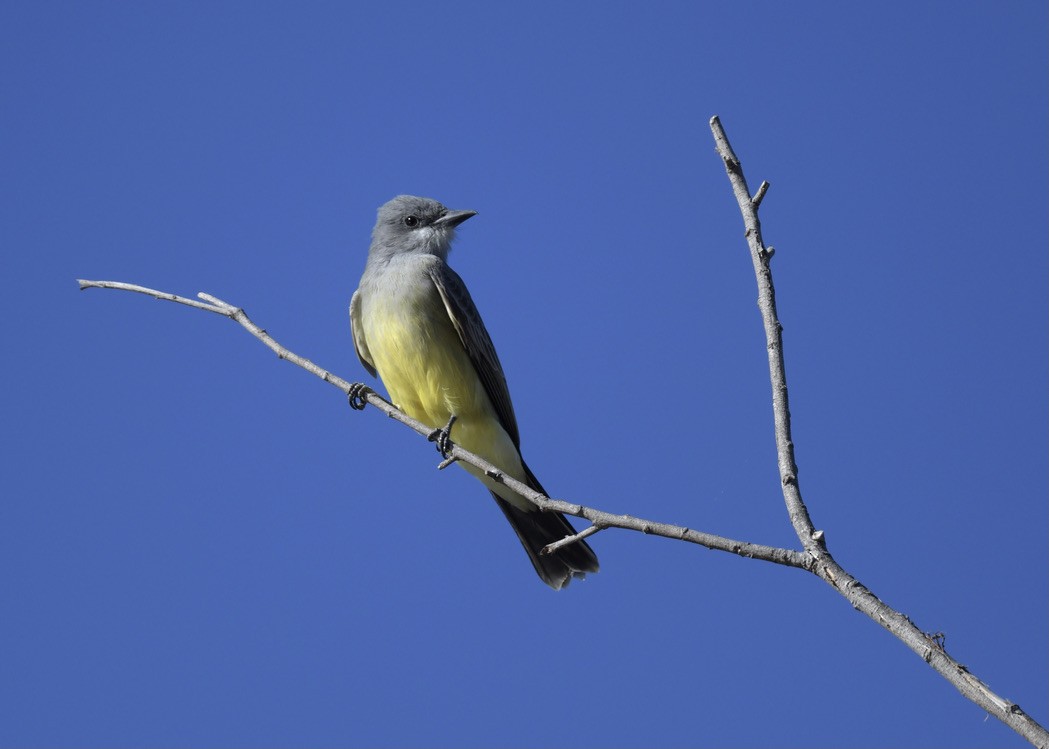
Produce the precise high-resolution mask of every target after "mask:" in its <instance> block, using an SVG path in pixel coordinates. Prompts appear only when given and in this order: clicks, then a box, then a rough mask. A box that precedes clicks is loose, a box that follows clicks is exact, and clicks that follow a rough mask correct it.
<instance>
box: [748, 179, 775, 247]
mask: <svg viewBox="0 0 1049 749" xmlns="http://www.w3.org/2000/svg"><path fill="white" fill-rule="evenodd" d="M768 191H769V183H768V180H764V181H763V182H762V183H761V186H760V187H758V191H757V192H756V193H754V197H753V198H751V199H750V203H751V205H753V206H754V210H757V209H758V207H759V206H760V205H761V201H762V200H764V199H765V193H767V192H768ZM770 254H771V253H770Z"/></svg>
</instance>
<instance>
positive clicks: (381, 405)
mask: <svg viewBox="0 0 1049 749" xmlns="http://www.w3.org/2000/svg"><path fill="white" fill-rule="evenodd" d="M79 283H80V288H81V289H90V288H99V289H119V290H122V291H134V292H137V293H139V294H146V295H148V296H152V297H155V298H157V299H164V300H166V301H169V302H177V303H179V304H185V305H187V306H189V307H195V308H197V309H204V310H207V311H208V312H214V313H216V314H219V315H222V316H223V317H228V318H230V319H232V320H236V321H237V322H238V323H240V325H241V326H242V327H243V328H245V329H246V330H247V331H248V332H250V333H251V334H252V335H253V336H255V337H256V338H258V339H259V340H260V341H262V342H263V343H264V344H265V345H266V346H267V347H268V348H270V349H271V350H272V351H274V352H275V353H276V354H277V356H278V357H280V358H281V359H284V360H286V361H289V362H291V363H292V364H297V365H298V366H300V367H302V368H303V369H305V370H306V371H307V372H311V373H313V374H314V375H316V376H317V377H319V378H320V379H322V380H324V381H325V382H327V383H329V384H331V385H334V386H335V387H337V388H339V390H341V391H342V392H343V393H345V394H347V395H349V393H350V389H351V387H352V383H350V382H348V381H347V380H344V379H342V378H341V377H338V376H336V375H334V374H332V373H331V372H329V371H327V370H326V369H324V368H323V367H319V366H317V365H316V364H314V363H313V362H311V361H310V360H308V359H305V358H303V357H301V356H299V355H298V354H296V353H294V352H292V351H290V350H289V349H286V348H285V347H284V346H281V345H280V344H279V343H277V341H275V340H274V339H273V337H272V336H270V334H269V333H267V332H266V331H265V330H263V329H262V328H260V327H259V326H258V325H256V324H255V323H254V322H252V321H251V319H250V318H249V317H248V316H247V314H246V313H245V312H244V310H243V309H240V308H239V307H236V306H234V305H232V304H229V303H228V302H224V301H223V300H221V299H219V298H217V297H214V296H211V295H209V294H203V293H201V294H199V295H198V296H200V297H201V298H202V299H206V300H207V301H208V302H209V304H202V303H200V302H197V301H195V300H193V299H187V298H186V297H181V296H177V295H175V294H168V293H166V292H163V291H156V290H154V289H148V288H146V287H144V286H136V285H134V284H128V283H120V282H116V281H83V280H81V281H79ZM358 397H359V398H361V399H363V400H365V401H367V402H368V403H370V404H371V405H373V406H375V408H377V409H378V410H379V411H382V412H383V413H384V414H386V415H387V416H389V417H390V418H392V419H395V420H397V421H399V422H401V423H402V424H404V425H405V426H408V427H410V428H411V429H414V430H415V431H416V432H418V433H419V434H421V435H423V436H424V437H427V436H429V435H431V434H433V431H434V430H433V427H430V426H428V425H426V424H423V423H422V422H421V421H416V420H415V419H413V418H412V417H410V416H408V415H407V414H405V413H404V412H403V411H400V410H398V409H397V408H395V407H394V406H393V405H391V404H390V403H389V402H387V401H386V400H384V399H383V398H381V397H380V396H379V395H377V394H376V393H375V392H374V391H372V390H371V389H370V388H364V389H363V390H362V391H361V392H360V394H359V396H358ZM449 459H454V460H459V461H462V462H464V463H469V464H470V465H473V466H476V467H477V468H479V469H480V470H481V471H483V472H485V473H486V474H487V475H489V476H492V477H493V478H495V479H496V480H497V481H500V482H501V483H503V484H505V485H506V486H507V487H508V488H510V489H511V490H512V491H514V492H516V493H517V494H520V495H521V496H522V497H524V498H525V499H528V500H530V501H531V502H533V503H534V504H536V505H537V506H538V507H539V508H540V509H542V510H547V511H554V512H562V513H565V514H568V515H575V516H577V517H581V518H585V519H587V520H589V521H590V522H591V523H592V524H593V525H595V526H599V527H602V528H622V529H624V530H632V531H638V532H640V533H648V534H651V535H654V536H664V537H666V538H674V539H678V540H681V541H688V542H689V543H693V544H698V545H699V546H705V547H707V548H708V549H714V550H716V551H727V552H729V553H732V554H737V555H739V556H741V557H749V558H752V559H761V560H764V561H766V562H774V563H775V564H782V565H784V566H787V567H800V568H802V569H809V568H810V567H811V566H812V563H813V562H812V558H811V557H810V556H808V555H807V554H804V553H802V552H799V551H795V550H793V549H781V548H777V547H774V546H763V545H761V544H751V543H747V542H746V541H737V540H735V539H731V538H725V537H724V536H716V535H714V534H711V533H703V532H702V531H696V530H692V529H689V528H685V527H683V526H680V525H671V524H669V523H657V522H655V521H652V520H645V519H643V518H637V517H633V516H631V515H616V514H613V513H610V512H604V511H602V510H597V509H594V508H591V507H584V506H583V505H579V504H573V503H571V502H565V501H563V500H560V499H550V498H549V497H546V496H544V495H542V494H540V493H539V492H536V491H534V490H533V489H531V488H529V487H528V486H527V485H525V484H522V483H521V482H520V481H517V480H516V479H514V478H512V477H510V476H508V475H506V474H505V473H503V471H501V470H500V469H499V468H497V467H496V466H494V465H492V464H491V463H488V462H487V461H485V460H483V459H482V458H480V457H478V456H477V455H474V454H473V453H471V452H469V451H467V450H464V449H463V448H461V447H459V445H456V444H454V443H452V445H451V448H450V450H449V451H448V456H447V459H446V460H445V461H444V462H442V464H441V466H445V465H447V464H448V460H449ZM439 467H440V466H439ZM593 532H596V531H593Z"/></svg>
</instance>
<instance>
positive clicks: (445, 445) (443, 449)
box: [426, 414, 459, 458]
mask: <svg viewBox="0 0 1049 749" xmlns="http://www.w3.org/2000/svg"><path fill="white" fill-rule="evenodd" d="M458 418H459V417H458V416H456V415H455V414H452V415H451V416H450V417H448V423H447V424H445V425H444V426H443V427H441V428H440V429H434V430H433V431H432V432H430V433H429V434H428V435H426V439H427V440H429V441H430V442H436V443H437V452H439V453H440V454H441V455H442V456H444V457H445V458H447V457H449V455H448V453H449V452H450V451H451V449H452V424H454V423H455V421H456V419H458Z"/></svg>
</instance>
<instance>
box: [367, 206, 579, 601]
mask: <svg viewBox="0 0 1049 749" xmlns="http://www.w3.org/2000/svg"><path fill="white" fill-rule="evenodd" d="M475 215H477V212H476V211H461V210H459V211H457V210H449V209H448V208H446V207H445V206H444V205H442V204H441V203H439V202H437V201H436V200H432V199H430V198H422V197H417V196H414V195H399V196H397V197H395V198H393V199H392V200H390V201H389V202H387V203H386V204H384V205H383V206H381V207H380V208H379V210H378V216H377V218H376V222H375V228H374V229H373V230H372V236H371V245H370V247H369V249H368V259H367V262H366V263H365V266H364V272H363V274H362V275H361V280H360V284H359V285H358V287H357V290H356V291H355V292H354V294H353V297H352V299H351V300H350V327H351V329H352V332H353V344H354V348H355V349H356V352H357V357H358V358H359V359H360V361H361V364H363V365H364V368H365V369H366V370H368V372H369V373H370V374H371V375H372V376H373V377H375V376H378V377H379V378H380V379H381V380H382V382H383V385H385V387H386V390H387V392H388V393H389V396H390V399H391V402H392V403H393V404H394V405H395V406H397V407H398V408H399V409H401V410H402V411H404V412H405V413H406V414H408V415H409V416H411V417H412V418H414V419H417V420H419V421H421V422H422V423H424V424H426V425H428V426H430V427H432V428H433V429H435V430H439V429H440V428H441V427H444V429H445V431H444V432H443V435H442V437H443V439H444V440H447V439H449V438H450V439H451V440H452V441H454V442H455V443H456V444H458V445H460V446H462V447H463V448H464V449H466V450H468V451H470V452H472V453H475V454H476V455H478V456H480V457H482V458H484V459H485V460H487V461H488V462H489V463H492V464H493V465H495V466H496V467H498V468H500V469H501V470H502V471H504V472H505V473H507V474H508V475H510V476H512V477H513V478H515V479H517V480H518V481H521V482H522V483H524V484H526V485H528V486H529V487H530V488H532V489H534V490H535V491H537V492H540V493H541V494H543V495H546V496H549V495H547V493H546V491H545V490H544V489H543V487H542V485H541V484H540V483H539V481H538V479H536V477H535V474H533V473H532V471H531V470H530V469H529V468H528V465H527V464H526V463H525V461H524V458H523V457H521V438H520V434H519V432H518V427H517V418H516V416H515V415H514V407H513V403H512V402H511V400H510V390H509V388H508V387H507V384H506V376H505V374H504V373H503V367H502V365H501V364H500V363H499V357H498V355H497V354H496V352H495V346H494V345H493V344H492V339H491V337H490V336H489V334H488V330H487V329H486V328H485V325H484V322H483V321H482V319H481V314H480V312H478V310H477V307H476V305H475V304H474V302H473V299H472V298H471V297H470V292H469V291H468V290H467V288H466V284H465V283H463V280H462V279H461V278H460V277H459V275H458V274H457V273H456V272H455V271H454V270H452V268H451V267H450V266H449V265H448V253H449V251H450V250H451V246H452V240H453V239H454V238H455V232H456V227H458V226H459V225H460V224H462V223H463V222H464V221H466V220H467V219H469V218H470V217H472V216H475ZM438 446H439V447H440V440H438ZM459 464H460V465H461V466H463V467H464V468H465V469H466V470H467V471H468V472H470V473H471V474H472V475H473V476H475V477H476V478H478V479H479V480H480V481H481V482H482V483H483V484H484V485H485V487H486V488H487V489H488V491H489V492H490V493H491V495H492V497H493V498H494V499H495V502H496V504H497V505H498V506H499V509H500V510H502V512H503V514H504V515H505V516H506V519H507V520H508V521H509V522H510V525H511V526H512V527H513V529H514V532H515V533H516V534H517V538H518V539H519V540H520V542H521V544H522V546H524V549H525V551H526V552H527V553H528V558H529V559H530V560H531V562H532V565H533V566H534V567H535V571H536V573H538V575H539V577H540V578H541V579H542V581H543V582H545V583H546V584H547V585H549V586H550V587H551V588H554V589H555V590H560V589H561V588H563V587H564V586H566V585H567V584H568V583H569V582H571V580H572V579H573V578H583V577H585V576H586V574H587V573H592V572H597V571H598V561H597V555H596V554H595V553H594V551H593V549H591V548H590V546H589V545H588V544H587V543H586V542H585V541H583V540H581V539H579V540H575V541H573V542H572V543H569V544H567V545H564V546H562V547H560V548H558V549H556V550H554V551H552V552H551V553H549V554H541V553H540V552H541V550H542V549H543V547H545V546H546V545H547V544H550V543H552V542H554V541H559V540H561V539H563V538H565V537H567V536H571V535H574V534H575V532H576V531H575V529H574V528H573V527H572V525H571V524H570V523H569V522H568V520H567V519H566V518H565V516H564V515H562V514H561V513H558V512H548V511H542V510H540V509H539V508H538V507H537V506H536V505H535V504H533V503H532V502H530V501H528V500H527V499H525V498H523V497H521V496H520V495H518V494H516V493H515V492H513V491H511V490H510V489H509V488H508V487H506V486H505V485H504V484H501V483H499V482H497V481H495V480H494V479H492V478H491V477H489V476H486V475H485V474H484V472H483V471H481V470H479V469H477V468H475V467H474V466H471V465H469V464H465V463H462V462H460V463H459Z"/></svg>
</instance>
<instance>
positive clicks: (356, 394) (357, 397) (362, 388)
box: [346, 382, 372, 411]
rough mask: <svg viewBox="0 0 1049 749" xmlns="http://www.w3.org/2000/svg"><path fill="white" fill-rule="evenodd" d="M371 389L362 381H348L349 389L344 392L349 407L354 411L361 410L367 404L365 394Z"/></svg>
mask: <svg viewBox="0 0 1049 749" xmlns="http://www.w3.org/2000/svg"><path fill="white" fill-rule="evenodd" d="M371 391H372V389H371V388H370V387H368V386H367V385H365V384H364V383H363V382H352V383H350V389H349V391H348V392H347V393H346V397H347V400H349V402H350V408H352V409H353V410H354V411H363V410H364V407H365V406H367V405H368V401H367V399H366V398H365V396H366V395H367V394H368V393H370V392H371Z"/></svg>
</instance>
